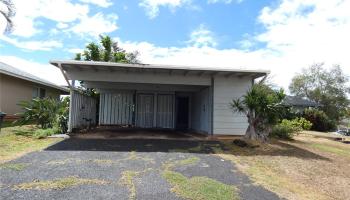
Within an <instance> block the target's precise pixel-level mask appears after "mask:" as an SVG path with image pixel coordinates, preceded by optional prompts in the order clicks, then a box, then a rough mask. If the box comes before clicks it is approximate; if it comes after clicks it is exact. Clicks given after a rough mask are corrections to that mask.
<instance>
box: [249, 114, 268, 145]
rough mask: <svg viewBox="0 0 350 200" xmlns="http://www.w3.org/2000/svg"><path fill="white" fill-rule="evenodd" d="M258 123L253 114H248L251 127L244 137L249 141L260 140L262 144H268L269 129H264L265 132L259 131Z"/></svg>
mask: <svg viewBox="0 0 350 200" xmlns="http://www.w3.org/2000/svg"><path fill="white" fill-rule="evenodd" d="M256 121H257V120H256V119H255V118H254V117H253V116H252V115H251V114H248V123H249V125H248V128H247V130H246V134H245V136H244V137H245V138H247V139H249V140H258V141H260V142H266V141H267V139H268V138H267V137H268V133H269V129H268V128H267V127H264V128H263V130H258V129H257V125H258V124H257V123H256Z"/></svg>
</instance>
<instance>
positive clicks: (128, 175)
mask: <svg viewBox="0 0 350 200" xmlns="http://www.w3.org/2000/svg"><path fill="white" fill-rule="evenodd" d="M151 170H152V169H151V168H148V169H145V170H143V171H129V170H128V171H124V172H123V173H122V177H121V178H120V180H119V183H120V184H121V185H125V186H126V187H127V188H128V190H129V193H130V195H129V199H130V200H134V199H136V185H135V182H134V179H135V178H136V177H137V176H140V175H141V174H144V173H146V172H148V171H151Z"/></svg>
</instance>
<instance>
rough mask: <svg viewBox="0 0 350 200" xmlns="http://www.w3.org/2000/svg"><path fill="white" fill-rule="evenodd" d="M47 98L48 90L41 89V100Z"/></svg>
mask: <svg viewBox="0 0 350 200" xmlns="http://www.w3.org/2000/svg"><path fill="white" fill-rule="evenodd" d="M45 96H46V90H45V89H43V88H40V98H41V99H42V98H45Z"/></svg>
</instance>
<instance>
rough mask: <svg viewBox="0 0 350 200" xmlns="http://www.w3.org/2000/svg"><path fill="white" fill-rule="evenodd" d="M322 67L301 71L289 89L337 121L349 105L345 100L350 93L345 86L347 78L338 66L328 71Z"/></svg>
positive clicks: (321, 65)
mask: <svg viewBox="0 0 350 200" xmlns="http://www.w3.org/2000/svg"><path fill="white" fill-rule="evenodd" d="M323 66H324V64H323V63H319V64H314V65H312V66H310V67H309V68H307V69H303V70H302V73H301V74H298V75H296V76H295V77H294V78H293V79H292V83H291V84H290V86H289V89H290V92H291V93H292V94H294V95H297V96H301V97H306V98H308V99H310V100H313V101H315V102H317V103H319V104H320V106H321V110H323V111H324V112H325V113H326V115H327V116H329V117H330V118H331V119H333V120H336V121H339V120H340V119H341V118H342V117H344V116H345V115H346V109H347V107H348V106H349V104H350V101H349V99H348V98H347V95H348V94H349V92H350V88H349V86H348V85H347V84H348V81H349V78H348V77H347V76H346V75H345V74H344V72H343V71H342V69H341V68H340V66H339V65H334V66H333V67H332V68H331V69H329V70H327V69H324V67H323Z"/></svg>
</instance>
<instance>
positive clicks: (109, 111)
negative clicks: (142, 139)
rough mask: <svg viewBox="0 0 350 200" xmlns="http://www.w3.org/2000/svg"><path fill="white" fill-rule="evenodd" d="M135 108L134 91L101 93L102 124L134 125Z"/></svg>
mask: <svg viewBox="0 0 350 200" xmlns="http://www.w3.org/2000/svg"><path fill="white" fill-rule="evenodd" d="M133 109H134V100H133V93H132V92H115V93H101V94H100V124H101V125H132V122H133V120H132V119H133Z"/></svg>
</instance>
